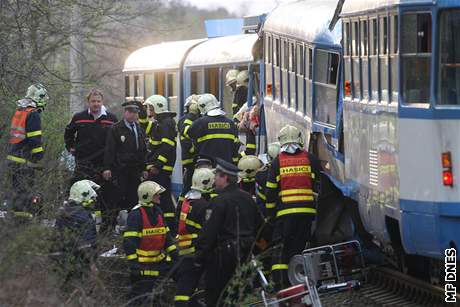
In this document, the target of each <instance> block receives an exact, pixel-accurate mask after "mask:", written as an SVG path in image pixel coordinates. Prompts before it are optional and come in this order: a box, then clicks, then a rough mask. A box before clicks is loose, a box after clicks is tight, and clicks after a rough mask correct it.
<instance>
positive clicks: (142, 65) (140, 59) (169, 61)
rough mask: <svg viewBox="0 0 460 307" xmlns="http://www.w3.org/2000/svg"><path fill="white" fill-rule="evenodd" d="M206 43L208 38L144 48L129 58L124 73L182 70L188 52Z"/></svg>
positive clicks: (164, 43)
mask: <svg viewBox="0 0 460 307" xmlns="http://www.w3.org/2000/svg"><path fill="white" fill-rule="evenodd" d="M204 41H206V38H203V39H193V40H185V41H174V42H163V43H160V44H155V45H151V46H147V47H143V48H141V49H138V50H136V51H134V52H133V53H131V54H130V55H129V56H128V58H127V59H126V61H125V66H124V68H123V72H136V71H149V70H159V71H161V70H177V69H180V68H181V63H182V61H183V59H184V57H185V55H186V54H187V52H188V51H189V50H190V49H191V48H193V47H194V46H196V45H198V44H199V43H201V42H204Z"/></svg>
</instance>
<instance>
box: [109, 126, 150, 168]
mask: <svg viewBox="0 0 460 307" xmlns="http://www.w3.org/2000/svg"><path fill="white" fill-rule="evenodd" d="M136 127H137V133H138V138H139V140H138V143H139V148H136V139H135V135H134V132H132V131H131V129H129V128H128V127H126V125H125V122H124V121H123V120H121V121H119V122H118V123H116V124H115V125H113V126H112V127H111V128H110V130H109V132H108V134H107V141H106V146H105V154H104V169H105V170H111V171H138V172H141V171H142V170H144V168H145V156H146V154H147V149H146V145H145V142H144V140H145V135H144V132H143V130H142V129H141V128H140V126H139V124H137V123H136Z"/></svg>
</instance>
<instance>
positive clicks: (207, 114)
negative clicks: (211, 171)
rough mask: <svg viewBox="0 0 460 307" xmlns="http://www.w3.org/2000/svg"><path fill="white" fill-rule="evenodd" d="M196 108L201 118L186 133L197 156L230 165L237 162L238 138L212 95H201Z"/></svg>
mask: <svg viewBox="0 0 460 307" xmlns="http://www.w3.org/2000/svg"><path fill="white" fill-rule="evenodd" d="M198 107H199V108H200V112H201V115H203V116H202V117H201V118H199V119H197V120H196V121H195V122H194V123H193V124H192V126H191V127H190V129H188V132H187V134H188V136H189V137H190V138H191V139H192V141H193V144H194V146H195V148H196V151H197V154H204V155H207V156H211V157H213V158H220V159H223V160H225V161H228V162H230V163H232V162H233V163H236V162H238V151H237V147H236V145H235V144H237V143H238V142H239V138H238V130H237V128H236V125H235V123H233V121H232V120H230V119H228V118H227V117H225V112H224V111H223V110H222V109H221V108H220V103H219V102H218V101H217V99H216V97H214V95H212V94H203V95H201V96H200V98H199V99H198Z"/></svg>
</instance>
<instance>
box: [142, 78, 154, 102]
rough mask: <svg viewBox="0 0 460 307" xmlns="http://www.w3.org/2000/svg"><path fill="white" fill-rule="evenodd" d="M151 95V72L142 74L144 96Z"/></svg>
mask: <svg viewBox="0 0 460 307" xmlns="http://www.w3.org/2000/svg"><path fill="white" fill-rule="evenodd" d="M152 95H153V73H146V74H145V75H144V97H145V98H148V97H150V96H152Z"/></svg>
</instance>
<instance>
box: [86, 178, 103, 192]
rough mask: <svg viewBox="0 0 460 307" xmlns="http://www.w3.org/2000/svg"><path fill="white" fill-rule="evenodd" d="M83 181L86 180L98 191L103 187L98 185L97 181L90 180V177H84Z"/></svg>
mask: <svg viewBox="0 0 460 307" xmlns="http://www.w3.org/2000/svg"><path fill="white" fill-rule="evenodd" d="M82 181H84V182H86V183H87V184H89V185H90V186H91V187H92V188H93V190H94V191H97V190H99V189H100V188H101V186H100V185H98V184H97V183H95V182H94V181H91V180H88V179H83V180H82Z"/></svg>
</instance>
